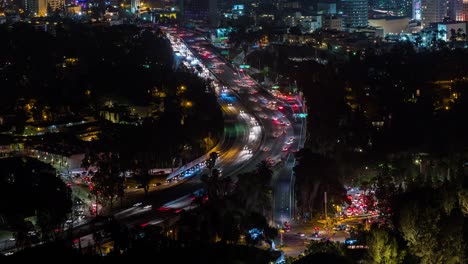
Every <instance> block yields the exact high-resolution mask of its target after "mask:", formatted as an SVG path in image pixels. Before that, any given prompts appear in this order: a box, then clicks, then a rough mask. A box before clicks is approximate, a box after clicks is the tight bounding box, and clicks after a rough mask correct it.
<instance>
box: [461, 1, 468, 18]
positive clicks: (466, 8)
mask: <svg viewBox="0 0 468 264" xmlns="http://www.w3.org/2000/svg"><path fill="white" fill-rule="evenodd" d="M467 19H468V0H463V3H462V19H461V21H467Z"/></svg>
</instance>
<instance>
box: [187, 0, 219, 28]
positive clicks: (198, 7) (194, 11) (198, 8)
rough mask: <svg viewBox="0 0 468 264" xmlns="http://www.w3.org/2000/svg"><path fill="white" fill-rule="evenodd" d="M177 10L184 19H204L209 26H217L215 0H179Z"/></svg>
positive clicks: (216, 5) (216, 3) (216, 4)
mask: <svg viewBox="0 0 468 264" xmlns="http://www.w3.org/2000/svg"><path fill="white" fill-rule="evenodd" d="M179 10H180V12H181V14H182V17H183V18H184V19H188V20H205V21H206V22H208V24H209V25H210V26H217V23H218V2H217V0H180V1H179Z"/></svg>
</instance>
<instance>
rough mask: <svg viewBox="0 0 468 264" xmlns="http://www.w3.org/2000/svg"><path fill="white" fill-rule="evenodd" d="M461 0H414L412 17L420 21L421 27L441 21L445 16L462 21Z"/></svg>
mask: <svg viewBox="0 0 468 264" xmlns="http://www.w3.org/2000/svg"><path fill="white" fill-rule="evenodd" d="M462 1H463V0H448V1H446V0H414V2H413V19H415V20H418V21H421V22H422V26H423V27H427V26H429V24H430V23H436V22H441V21H443V20H444V18H445V17H449V18H450V19H451V20H454V21H463V20H464V18H463V2H462Z"/></svg>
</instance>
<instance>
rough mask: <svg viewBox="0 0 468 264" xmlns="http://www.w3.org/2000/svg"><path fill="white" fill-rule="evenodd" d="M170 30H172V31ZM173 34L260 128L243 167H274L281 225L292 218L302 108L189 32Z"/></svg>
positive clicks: (276, 214)
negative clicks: (262, 163) (257, 146)
mask: <svg viewBox="0 0 468 264" xmlns="http://www.w3.org/2000/svg"><path fill="white" fill-rule="evenodd" d="M172 30H173V29H172ZM172 33H173V35H174V34H177V35H178V36H179V37H180V38H181V39H182V40H183V42H184V44H185V45H186V46H188V47H189V49H190V51H191V52H192V54H195V56H196V57H197V58H198V59H199V60H201V61H202V62H203V64H205V65H207V66H208V67H209V68H210V70H211V72H212V74H213V75H214V76H216V78H217V79H218V80H219V81H220V83H221V84H222V85H225V86H226V87H227V88H228V89H230V93H232V94H234V95H235V97H237V98H238V99H239V100H240V101H241V102H242V104H243V105H244V106H245V108H246V109H247V111H249V112H250V113H252V114H253V115H254V116H255V118H256V119H257V120H258V122H259V123H260V124H261V126H262V127H263V129H264V139H263V140H262V144H261V146H260V149H258V151H255V153H254V155H253V157H252V159H251V161H250V162H248V163H246V165H245V168H248V169H254V167H255V165H256V164H258V163H259V162H260V161H262V160H268V161H270V162H271V164H272V165H273V166H274V168H275V170H276V171H275V176H274V182H273V187H274V204H273V211H274V212H273V213H274V221H275V223H276V224H278V225H280V226H281V225H282V224H283V223H284V222H285V221H289V220H291V219H292V218H293V217H294V212H293V210H294V197H293V195H294V194H293V193H294V192H293V186H294V177H293V173H292V168H293V167H294V163H295V159H294V155H293V152H295V151H297V150H298V149H299V148H301V147H302V146H303V144H304V137H305V129H306V124H305V123H306V122H305V120H304V119H302V118H298V117H297V115H295V114H299V113H301V112H302V109H303V107H302V105H301V103H300V102H298V101H297V100H296V99H295V98H294V97H293V98H289V99H288V98H286V99H285V100H284V99H280V98H278V97H275V96H273V95H272V94H271V93H269V92H268V91H266V90H265V89H263V88H262V87H261V86H260V85H258V84H257V83H256V82H255V81H254V80H252V78H251V77H250V76H248V75H246V74H245V72H243V71H242V70H240V69H238V68H236V67H235V66H233V65H230V64H229V62H226V61H225V60H223V59H222V58H221V57H220V56H218V55H217V52H216V49H215V47H214V46H213V45H211V43H209V42H208V41H207V40H206V39H205V38H203V37H200V36H198V35H196V34H194V33H193V32H190V33H188V32H186V31H178V32H174V30H173V32H172Z"/></svg>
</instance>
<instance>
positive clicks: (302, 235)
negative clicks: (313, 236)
mask: <svg viewBox="0 0 468 264" xmlns="http://www.w3.org/2000/svg"><path fill="white" fill-rule="evenodd" d="M297 235H298V236H300V237H305V234H304V233H302V232H299V233H297Z"/></svg>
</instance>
